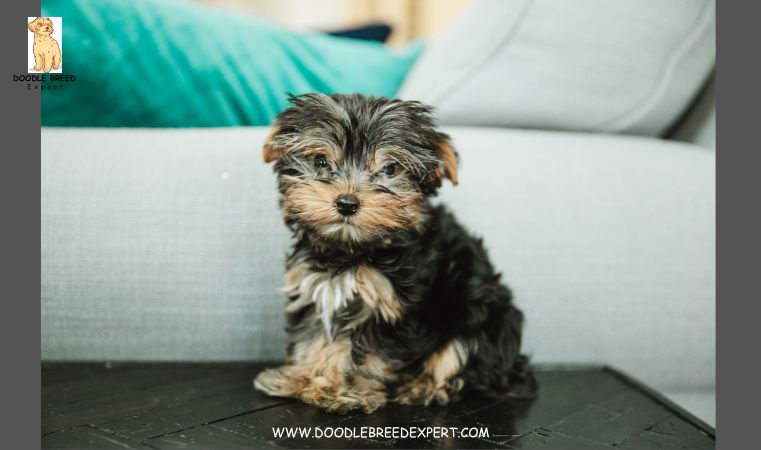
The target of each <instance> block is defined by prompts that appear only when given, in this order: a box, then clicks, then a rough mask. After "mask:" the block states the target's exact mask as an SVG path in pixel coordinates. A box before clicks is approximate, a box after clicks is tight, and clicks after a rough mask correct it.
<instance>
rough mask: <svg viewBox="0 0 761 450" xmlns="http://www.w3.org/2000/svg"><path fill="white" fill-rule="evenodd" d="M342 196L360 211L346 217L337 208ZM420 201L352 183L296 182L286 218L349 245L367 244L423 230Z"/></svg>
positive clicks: (287, 197)
mask: <svg viewBox="0 0 761 450" xmlns="http://www.w3.org/2000/svg"><path fill="white" fill-rule="evenodd" d="M341 194H353V195H355V196H356V197H357V198H358V199H359V203H360V206H359V210H358V211H357V213H356V214H354V215H353V216H350V217H344V216H342V215H341V214H339V213H338V211H337V210H336V208H335V200H336V198H337V197H338V196H339V195H341ZM420 200H421V199H420V197H419V196H417V195H413V194H404V193H399V194H398V195H388V194H385V193H377V192H374V191H373V190H371V189H357V188H355V187H354V186H351V185H349V184H348V183H331V184H325V183H320V182H319V181H315V180H306V181H301V182H294V183H293V184H291V185H290V186H289V187H288V190H287V191H286V193H285V195H284V196H283V202H284V204H285V205H286V212H285V215H286V217H293V218H296V219H298V220H300V221H303V222H307V223H309V224H311V225H312V226H313V227H314V229H315V231H316V232H317V233H318V234H321V235H322V236H324V237H333V238H337V239H340V240H344V241H349V242H356V243H359V242H365V241H368V240H371V239H374V238H377V237H378V236H380V235H382V233H383V232H384V231H385V230H388V229H409V228H417V227H420V226H422V223H423V222H424V220H425V218H426V217H425V215H424V214H423V213H422V205H421V202H420Z"/></svg>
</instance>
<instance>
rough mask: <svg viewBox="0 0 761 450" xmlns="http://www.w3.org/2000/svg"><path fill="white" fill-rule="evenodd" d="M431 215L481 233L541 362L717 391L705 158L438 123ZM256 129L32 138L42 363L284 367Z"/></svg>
mask: <svg viewBox="0 0 761 450" xmlns="http://www.w3.org/2000/svg"><path fill="white" fill-rule="evenodd" d="M447 131H449V132H451V134H452V136H453V138H454V142H455V144H456V145H457V147H458V148H459V150H460V153H461V156H462V165H461V168H460V186H458V187H456V188H452V187H449V186H447V187H446V188H445V189H444V190H443V192H442V195H441V198H440V200H441V201H443V202H445V203H447V204H450V205H451V207H452V208H453V209H454V210H455V212H456V213H457V215H458V216H459V218H460V220H461V221H462V222H463V223H465V224H466V225H467V226H468V227H469V228H470V229H471V230H472V231H473V232H475V233H477V234H479V235H483V236H484V237H485V241H486V244H487V247H488V248H489V249H490V253H491V255H492V258H493V260H494V262H495V265H496V266H497V267H498V268H499V270H501V271H503V272H504V274H505V279H506V280H507V281H508V282H509V283H510V285H511V286H512V287H513V289H514V291H515V293H516V296H517V299H518V303H519V304H520V306H521V307H522V308H523V309H524V310H525V312H526V317H527V328H526V339H525V343H526V349H527V351H529V352H530V353H532V354H533V355H534V358H535V360H536V361H540V362H605V363H609V364H613V365H615V366H618V367H620V368H622V369H624V370H627V371H629V372H631V373H632V374H634V375H635V376H638V377H640V378H642V379H643V380H645V381H648V382H650V383H654V384H655V385H656V386H667V387H668V386H696V387H702V386H710V385H712V384H713V381H714V363H715V358H714V352H715V344H714V331H715V326H714V300H715V297H714V290H715V278H714V269H715V264H714V260H715V234H714V232H715V225H714V218H715V204H714V193H715V183H714V152H713V151H711V150H708V149H704V148H700V147H695V146H691V145H687V144H680V143H673V142H665V141H659V140H653V139H646V138H625V137H613V136H590V135H583V134H570V133H551V132H529V131H508V130H498V129H477V128H450V129H448V130H447ZM266 132H267V130H266V129H263V128H254V129H216V130H215V129H211V130H139V129H133V130H102V129H101V130H87V129H43V133H42V235H41V241H42V261H41V263H42V286H41V290H42V357H43V359H46V360H101V359H105V360H249V359H279V358H282V357H283V356H284V346H285V341H284V338H285V334H284V332H283V325H284V321H283V318H282V314H281V307H282V305H283V303H284V299H283V298H282V297H281V296H280V295H279V294H277V293H276V292H275V289H276V287H278V286H279V285H280V283H281V277H282V271H283V261H284V255H285V253H286V250H287V246H288V239H289V236H288V233H287V232H286V229H285V227H284V226H283V225H282V223H281V220H280V217H279V213H278V210H277V198H276V191H275V180H274V178H273V175H272V174H271V169H270V167H268V166H265V165H264V164H263V163H262V162H261V154H260V144H261V142H262V141H263V139H264V136H265V134H266Z"/></svg>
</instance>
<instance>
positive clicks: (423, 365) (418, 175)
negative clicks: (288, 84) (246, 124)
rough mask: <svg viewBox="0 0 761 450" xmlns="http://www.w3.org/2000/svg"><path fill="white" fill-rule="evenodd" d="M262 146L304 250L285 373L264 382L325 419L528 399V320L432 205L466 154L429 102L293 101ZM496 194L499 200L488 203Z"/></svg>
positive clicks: (290, 312)
mask: <svg viewBox="0 0 761 450" xmlns="http://www.w3.org/2000/svg"><path fill="white" fill-rule="evenodd" d="M291 103H292V106H291V107H290V108H289V109H287V110H285V111H284V112H283V113H282V114H280V116H278V118H277V120H276V123H275V126H274V129H273V130H272V132H271V134H270V135H269V137H268V138H267V141H266V142H265V143H264V160H265V162H274V163H275V164H274V171H275V173H276V174H277V179H278V184H279V191H280V204H281V207H282V214H283V218H284V219H285V223H286V224H287V225H288V226H289V228H290V229H291V230H292V231H293V235H294V238H295V244H294V246H293V251H292V252H291V254H290V256H289V257H288V260H287V273H286V275H285V287H284V288H283V291H284V292H285V294H286V295H287V296H288V303H287V305H286V307H285V314H286V318H287V324H288V325H287V331H288V346H287V363H286V365H284V366H282V367H279V368H275V369H268V370H265V371H263V372H262V373H260V374H259V375H258V376H257V377H256V379H255V380H254V386H255V387H256V389H258V390H260V391H262V392H265V393H267V394H269V395H273V396H280V397H293V398H297V399H300V400H302V401H304V402H306V403H310V404H312V405H316V406H318V407H320V408H323V409H325V410H327V411H331V412H337V413H346V412H349V411H352V410H361V411H364V412H365V413H371V412H373V411H375V410H376V409H377V408H379V407H381V406H383V405H384V404H386V403H388V402H396V403H400V404H405V405H428V404H431V403H433V402H435V403H438V404H446V403H447V402H450V401H453V400H456V399H458V398H460V396H461V395H462V394H464V393H466V392H471V393H474V394H480V395H485V396H490V397H494V396H521V397H531V396H533V395H534V393H535V391H536V382H535V380H534V378H533V375H532V373H531V372H530V369H529V366H528V360H527V358H526V357H525V356H523V355H521V353H520V345H521V328H522V322H523V315H522V313H521V311H520V310H518V308H516V307H515V305H514V304H513V303H512V301H511V293H510V291H509V290H508V288H507V287H505V285H503V284H502V283H500V275H499V274H498V273H496V272H495V271H494V268H493V267H492V265H491V263H490V262H489V258H488V257H487V254H486V251H485V250H484V248H483V246H482V244H481V240H480V239H475V238H473V237H472V236H471V235H469V234H468V232H466V231H465V229H463V227H462V226H460V225H459V224H458V223H457V221H456V220H455V218H454V217H453V216H452V214H450V213H449V212H448V211H447V210H446V209H445V208H443V207H441V206H433V205H432V204H431V203H430V198H431V197H433V196H434V195H436V192H437V190H438V188H439V187H440V186H441V183H442V180H443V179H445V178H446V179H448V180H449V181H451V182H452V184H454V185H456V184H457V162H458V155H457V153H456V152H455V150H454V149H453V147H452V144H451V142H450V139H449V136H447V135H446V134H444V133H442V132H440V131H438V130H437V129H436V128H435V125H434V122H433V120H432V118H431V108H429V107H427V106H424V105H422V104H420V103H418V102H407V101H400V100H392V99H387V98H372V97H364V96H361V95H322V94H307V95H302V96H298V97H291ZM487 195H488V194H487Z"/></svg>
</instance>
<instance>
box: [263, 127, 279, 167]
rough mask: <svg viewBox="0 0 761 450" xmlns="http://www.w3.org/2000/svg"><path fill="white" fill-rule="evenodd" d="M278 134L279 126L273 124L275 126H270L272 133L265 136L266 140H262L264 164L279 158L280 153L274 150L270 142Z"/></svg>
mask: <svg viewBox="0 0 761 450" xmlns="http://www.w3.org/2000/svg"><path fill="white" fill-rule="evenodd" d="M279 132H280V125H279V124H278V123H277V122H275V124H274V125H273V126H272V131H270V134H268V135H267V138H266V139H265V140H264V145H263V146H262V156H263V157H264V162H266V163H271V162H272V161H275V160H276V159H278V158H280V151H279V150H276V149H275V147H274V145H273V142H272V141H273V140H274V139H275V136H277V134H278V133H279Z"/></svg>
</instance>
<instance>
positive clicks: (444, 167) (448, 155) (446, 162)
mask: <svg viewBox="0 0 761 450" xmlns="http://www.w3.org/2000/svg"><path fill="white" fill-rule="evenodd" d="M436 149H437V150H438V151H439V158H440V159H441V167H440V168H439V169H437V170H436V175H437V176H438V177H439V178H448V179H449V181H451V182H452V184H453V185H455V186H457V160H458V159H459V157H458V156H457V152H456V151H455V149H454V148H453V147H452V144H451V143H450V142H449V139H448V138H444V139H443V140H441V141H439V142H437V143H436Z"/></svg>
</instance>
